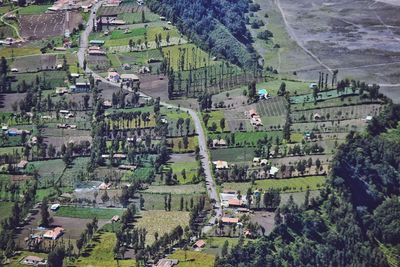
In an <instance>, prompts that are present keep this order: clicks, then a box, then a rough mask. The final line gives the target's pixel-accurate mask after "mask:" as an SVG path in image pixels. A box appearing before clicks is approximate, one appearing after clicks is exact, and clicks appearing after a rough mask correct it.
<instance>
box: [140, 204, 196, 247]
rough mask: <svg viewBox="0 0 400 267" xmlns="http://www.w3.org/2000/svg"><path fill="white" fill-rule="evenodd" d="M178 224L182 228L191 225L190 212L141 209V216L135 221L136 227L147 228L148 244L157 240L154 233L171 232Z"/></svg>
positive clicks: (160, 234)
mask: <svg viewBox="0 0 400 267" xmlns="http://www.w3.org/2000/svg"><path fill="white" fill-rule="evenodd" d="M178 225H180V226H181V227H182V228H185V227H186V226H188V225H189V212H186V211H163V210H148V211H141V212H140V218H139V219H138V220H137V222H136V223H135V227H137V228H146V230H147V236H146V244H148V245H150V244H152V243H153V242H154V241H155V238H154V234H155V233H156V232H157V233H158V234H159V236H160V237H161V236H162V235H164V234H165V233H170V232H171V231H172V230H173V229H174V228H175V227H177V226H178Z"/></svg>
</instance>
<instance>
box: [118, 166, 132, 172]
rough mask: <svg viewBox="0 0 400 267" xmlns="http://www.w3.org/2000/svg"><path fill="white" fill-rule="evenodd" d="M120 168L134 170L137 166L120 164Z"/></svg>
mask: <svg viewBox="0 0 400 267" xmlns="http://www.w3.org/2000/svg"><path fill="white" fill-rule="evenodd" d="M118 169H120V170H127V171H134V170H135V169H136V166H134V165H119V166H118Z"/></svg>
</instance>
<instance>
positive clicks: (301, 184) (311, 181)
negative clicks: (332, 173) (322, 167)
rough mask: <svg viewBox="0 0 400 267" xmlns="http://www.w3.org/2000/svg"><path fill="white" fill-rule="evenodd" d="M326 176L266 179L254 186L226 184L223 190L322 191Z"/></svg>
mask: <svg viewBox="0 0 400 267" xmlns="http://www.w3.org/2000/svg"><path fill="white" fill-rule="evenodd" d="M325 180H326V178H325V176H309V177H304V178H290V179H266V180H257V181H256V183H255V184H254V185H251V183H224V184H223V185H222V187H223V189H228V190H235V191H238V190H240V191H241V192H246V191H247V189H248V188H253V190H256V189H262V190H264V191H265V190H268V189H272V188H274V189H279V190H281V191H282V192H286V193H289V192H302V191H306V190H307V188H309V189H310V190H311V191H314V190H318V189H321V188H322V187H323V186H324V184H325Z"/></svg>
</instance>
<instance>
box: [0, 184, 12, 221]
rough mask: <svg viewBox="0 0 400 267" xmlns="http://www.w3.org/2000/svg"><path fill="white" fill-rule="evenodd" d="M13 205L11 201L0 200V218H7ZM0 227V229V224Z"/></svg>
mask: <svg viewBox="0 0 400 267" xmlns="http://www.w3.org/2000/svg"><path fill="white" fill-rule="evenodd" d="M0 193H1V192H0ZM13 205H14V203H12V202H0V214H1V220H2V219H5V218H8V217H9V216H10V215H11V209H12V206H13ZM1 220H0V221H1ZM0 229H1V225H0Z"/></svg>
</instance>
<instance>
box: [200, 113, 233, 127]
mask: <svg viewBox="0 0 400 267" xmlns="http://www.w3.org/2000/svg"><path fill="white" fill-rule="evenodd" d="M207 114H208V115H210V118H209V120H208V122H207V128H208V130H209V131H210V132H213V131H211V130H210V128H211V127H212V125H213V123H214V122H215V124H216V125H217V127H216V130H215V131H214V132H222V129H221V126H220V122H221V119H223V118H225V115H224V112H223V111H211V112H208V113H207ZM202 115H203V117H204V115H205V113H203V114H202ZM224 131H229V128H228V123H227V121H226V120H225V128H224Z"/></svg>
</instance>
